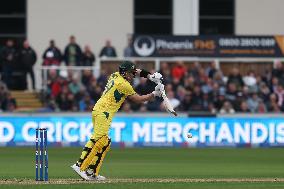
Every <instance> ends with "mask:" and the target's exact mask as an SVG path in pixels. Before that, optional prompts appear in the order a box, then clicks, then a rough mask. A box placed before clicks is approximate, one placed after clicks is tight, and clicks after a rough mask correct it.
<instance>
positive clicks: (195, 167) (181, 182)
mask: <svg viewBox="0 0 284 189" xmlns="http://www.w3.org/2000/svg"><path fill="white" fill-rule="evenodd" d="M80 152H81V148H50V149H49V179H50V182H49V183H43V182H40V184H41V185H38V184H39V183H36V182H35V181H33V180H34V178H35V165H34V159H35V156H34V149H33V148H3V147H2V148H0V167H1V169H0V188H13V189H15V188H17V189H19V188H46V189H47V188H48V189H50V188H121V189H122V188H123V189H124V188H158V189H159V188H163V189H164V188H198V189H201V188H209V189H211V188H212V189H213V188H216V189H217V188H234V189H235V188H284V148H263V149H230V148H227V149H218V148H209V149H187V148H138V149H137V148H136V149H134V148H133V149H112V150H111V151H110V152H109V154H108V155H107V157H106V159H105V162H104V164H103V167H102V171H101V174H102V175H104V176H106V177H107V178H109V180H108V181H107V182H105V183H96V182H85V181H81V180H80V178H79V177H78V176H77V175H76V174H75V173H74V172H73V171H72V170H71V168H70V165H72V164H73V163H74V162H75V161H76V160H77V158H78V157H79V154H80Z"/></svg>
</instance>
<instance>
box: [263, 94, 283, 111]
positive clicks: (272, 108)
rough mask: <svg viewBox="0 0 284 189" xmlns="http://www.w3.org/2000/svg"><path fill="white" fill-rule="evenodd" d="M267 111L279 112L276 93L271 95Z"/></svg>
mask: <svg viewBox="0 0 284 189" xmlns="http://www.w3.org/2000/svg"><path fill="white" fill-rule="evenodd" d="M266 106H267V109H268V111H269V112H279V111H280V108H279V106H278V98H277V95H276V94H275V93H272V94H270V96H269V101H268V102H267V105H266Z"/></svg>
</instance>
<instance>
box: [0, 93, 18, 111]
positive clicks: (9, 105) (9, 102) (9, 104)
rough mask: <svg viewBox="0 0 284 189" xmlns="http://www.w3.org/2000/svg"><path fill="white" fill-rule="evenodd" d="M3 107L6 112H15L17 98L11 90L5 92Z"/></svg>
mask: <svg viewBox="0 0 284 189" xmlns="http://www.w3.org/2000/svg"><path fill="white" fill-rule="evenodd" d="M1 106H2V107H1V109H2V110H4V111H6V112H13V111H14V110H15V109H16V108H17V102H16V99H15V98H13V97H12V95H11V93H10V92H6V93H5V97H4V100H3V101H2V105H1Z"/></svg>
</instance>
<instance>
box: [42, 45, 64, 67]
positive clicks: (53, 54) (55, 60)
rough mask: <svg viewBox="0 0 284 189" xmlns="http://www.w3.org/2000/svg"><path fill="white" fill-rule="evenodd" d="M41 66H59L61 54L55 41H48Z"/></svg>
mask: <svg viewBox="0 0 284 189" xmlns="http://www.w3.org/2000/svg"><path fill="white" fill-rule="evenodd" d="M42 58H43V63H42V65H43V66H52V65H54V66H59V65H60V64H61V61H62V54H61V51H60V50H59V48H57V47H56V45H55V41H54V40H50V41H49V47H48V48H47V49H46V50H45V51H44V53H43V55H42Z"/></svg>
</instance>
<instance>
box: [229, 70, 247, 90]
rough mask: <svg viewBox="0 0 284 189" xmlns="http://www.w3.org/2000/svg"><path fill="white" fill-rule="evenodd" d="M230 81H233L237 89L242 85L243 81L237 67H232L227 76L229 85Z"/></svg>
mask: <svg viewBox="0 0 284 189" xmlns="http://www.w3.org/2000/svg"><path fill="white" fill-rule="evenodd" d="M230 83H235V85H236V87H237V89H238V90H240V89H241V88H242V87H243V86H244V81H243V78H242V76H241V74H240V72H239V69H238V68H233V69H232V72H231V74H230V75H229V77H228V81H227V85H229V84H230Z"/></svg>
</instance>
